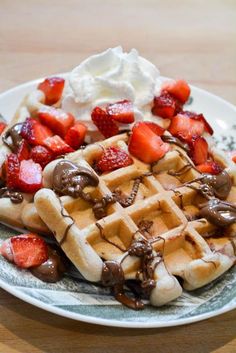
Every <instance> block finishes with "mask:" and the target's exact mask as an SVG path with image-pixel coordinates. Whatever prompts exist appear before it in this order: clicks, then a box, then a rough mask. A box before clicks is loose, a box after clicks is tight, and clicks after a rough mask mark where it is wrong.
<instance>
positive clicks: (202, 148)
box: [191, 136, 208, 165]
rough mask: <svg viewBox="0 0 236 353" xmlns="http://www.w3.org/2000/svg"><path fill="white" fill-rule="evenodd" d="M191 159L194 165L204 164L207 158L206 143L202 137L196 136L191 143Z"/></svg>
mask: <svg viewBox="0 0 236 353" xmlns="http://www.w3.org/2000/svg"><path fill="white" fill-rule="evenodd" d="M191 157H192V160H193V161H194V163H195V164H196V165H198V164H204V163H205V162H206V161H207V157H208V143H207V141H206V140H205V139H204V137H201V136H197V137H196V138H194V139H193V140H192V143H191Z"/></svg>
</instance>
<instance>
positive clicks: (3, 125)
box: [0, 121, 7, 135]
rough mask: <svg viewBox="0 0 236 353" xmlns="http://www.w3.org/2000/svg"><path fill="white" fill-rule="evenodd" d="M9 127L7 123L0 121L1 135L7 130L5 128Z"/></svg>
mask: <svg viewBox="0 0 236 353" xmlns="http://www.w3.org/2000/svg"><path fill="white" fill-rule="evenodd" d="M6 126H7V124H6V123H4V122H3V121H0V135H1V134H2V132H3V130H4V129H5V127H6Z"/></svg>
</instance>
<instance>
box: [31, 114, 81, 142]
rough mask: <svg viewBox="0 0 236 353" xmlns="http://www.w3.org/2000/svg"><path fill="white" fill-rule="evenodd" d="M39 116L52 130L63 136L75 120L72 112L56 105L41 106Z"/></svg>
mask: <svg viewBox="0 0 236 353" xmlns="http://www.w3.org/2000/svg"><path fill="white" fill-rule="evenodd" d="M38 118H39V120H40V121H41V123H42V124H43V125H45V126H47V127H49V129H50V130H52V131H53V132H54V133H55V134H56V135H59V136H61V137H62V138H63V137H64V136H65V134H66V133H67V131H68V130H69V128H70V127H71V126H72V125H73V124H74V121H75V118H74V117H73V115H72V114H70V113H66V112H64V111H63V110H62V109H56V108H54V107H45V108H41V109H40V110H39V111H38Z"/></svg>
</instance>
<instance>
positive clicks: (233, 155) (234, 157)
mask: <svg viewBox="0 0 236 353" xmlns="http://www.w3.org/2000/svg"><path fill="white" fill-rule="evenodd" d="M230 157H231V159H232V161H233V162H234V163H236V151H231V152H230Z"/></svg>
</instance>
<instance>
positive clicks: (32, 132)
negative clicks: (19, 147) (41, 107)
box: [20, 118, 53, 146]
mask: <svg viewBox="0 0 236 353" xmlns="http://www.w3.org/2000/svg"><path fill="white" fill-rule="evenodd" d="M20 134H21V136H22V137H23V138H24V139H26V141H27V142H28V143H29V144H30V145H33V146H37V145H44V140H45V139H46V138H47V137H50V136H52V135H53V133H52V131H51V130H50V129H49V128H48V127H47V126H44V125H42V124H41V123H40V122H39V121H37V120H35V119H32V118H27V119H26V120H25V122H24V123H23V125H22V128H21V132H20Z"/></svg>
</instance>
